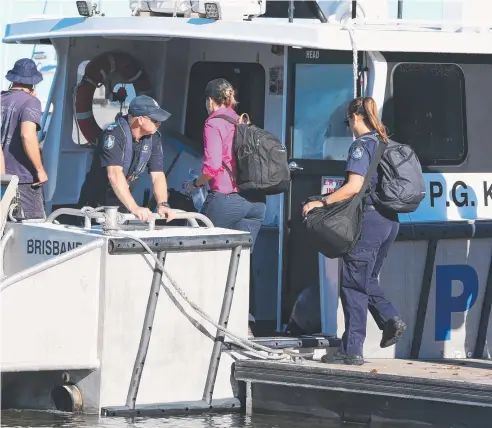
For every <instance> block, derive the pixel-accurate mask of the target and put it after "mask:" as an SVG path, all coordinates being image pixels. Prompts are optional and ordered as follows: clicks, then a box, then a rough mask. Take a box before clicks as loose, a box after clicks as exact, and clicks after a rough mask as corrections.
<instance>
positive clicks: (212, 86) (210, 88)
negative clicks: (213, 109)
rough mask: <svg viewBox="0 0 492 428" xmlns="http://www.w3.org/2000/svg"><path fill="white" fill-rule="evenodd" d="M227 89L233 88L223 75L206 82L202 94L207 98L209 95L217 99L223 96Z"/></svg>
mask: <svg viewBox="0 0 492 428" xmlns="http://www.w3.org/2000/svg"><path fill="white" fill-rule="evenodd" d="M227 89H233V88H232V85H231V83H230V82H229V81H228V80H226V79H224V78H223V77H220V78H219V79H214V80H211V81H210V82H208V83H207V86H206V87H205V94H204V95H205V97H207V98H208V97H210V98H213V99H216V100H217V99H220V98H222V97H223V96H224V91H226V90H227Z"/></svg>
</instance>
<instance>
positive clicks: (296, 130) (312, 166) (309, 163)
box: [281, 48, 353, 334]
mask: <svg viewBox="0 0 492 428" xmlns="http://www.w3.org/2000/svg"><path fill="white" fill-rule="evenodd" d="M288 73H289V78H288V86H287V121H286V125H287V129H286V142H287V148H288V152H289V161H290V163H291V172H292V175H291V176H292V185H291V186H292V187H291V191H290V193H289V194H288V195H286V200H285V202H286V204H285V207H286V209H285V210H284V212H285V222H284V225H285V229H284V232H285V233H284V236H285V239H284V256H283V278H282V320H281V321H282V324H284V325H285V324H287V323H288V322H289V318H290V315H291V313H292V310H293V307H294V304H295V302H296V300H297V298H298V297H299V295H300V294H301V292H302V291H304V290H306V289H307V288H310V287H319V283H320V276H319V264H318V253H317V252H316V251H315V250H313V248H312V246H311V245H310V243H309V242H308V240H307V239H306V237H305V233H304V229H303V226H302V214H301V206H302V205H301V203H302V201H305V200H306V199H307V198H308V197H309V196H314V195H320V194H321V192H322V187H323V184H324V188H325V191H326V188H327V187H328V188H330V187H332V188H333V187H334V186H336V185H337V184H338V185H339V184H340V183H341V182H342V181H343V179H344V175H345V161H346V158H347V152H348V149H349V147H350V145H351V143H352V141H353V137H352V134H351V132H350V130H349V129H348V128H347V127H346V125H345V123H344V119H345V117H346V108H347V105H348V102H349V101H350V100H351V99H352V98H353V65H352V53H351V52H342V51H336V52H335V51H318V50H308V49H294V48H290V49H289V52H288ZM296 165H297V167H296ZM318 295H319V294H318ZM333 299H336V300H335V301H337V300H338V293H337V294H336V296H333ZM314 304H315V303H313V312H314V311H315V310H317V309H318V308H319V306H318V308H316V307H315V306H314ZM335 318H336V316H335ZM319 331H320V330H318V331H316V332H306V334H311V333H317V332H319Z"/></svg>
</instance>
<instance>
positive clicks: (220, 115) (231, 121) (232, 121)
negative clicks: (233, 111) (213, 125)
mask: <svg viewBox="0 0 492 428" xmlns="http://www.w3.org/2000/svg"><path fill="white" fill-rule="evenodd" d="M212 119H224V120H225V121H226V122H229V123H232V124H233V125H235V126H237V125H239V124H238V122H237V121H235V120H234V119H233V118H232V117H230V116H227V115H226V114H218V115H217V116H214V117H212Z"/></svg>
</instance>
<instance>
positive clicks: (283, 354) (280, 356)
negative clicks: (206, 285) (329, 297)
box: [82, 207, 309, 360]
mask: <svg viewBox="0 0 492 428" xmlns="http://www.w3.org/2000/svg"><path fill="white" fill-rule="evenodd" d="M103 209H104V207H99V208H96V209H94V208H91V207H84V208H82V211H83V212H85V213H95V212H97V211H101V210H103ZM102 229H103V231H104V233H105V234H107V235H110V236H114V237H125V238H130V239H133V240H134V241H136V242H138V243H139V244H140V245H142V247H143V248H144V249H145V251H146V252H147V253H148V254H149V255H150V256H151V257H152V258H153V259H154V261H155V263H156V264H157V266H158V267H159V269H160V270H162V273H163V274H164V276H165V278H166V279H167V281H169V283H170V284H171V286H172V287H173V288H174V289H175V290H176V292H177V293H178V294H179V295H180V296H181V297H182V299H183V300H184V301H185V302H186V303H188V305H190V306H191V308H193V309H194V310H195V312H197V313H198V315H200V316H201V317H202V318H203V319H204V320H205V321H207V322H209V323H210V324H211V325H212V326H214V327H215V328H216V329H218V330H220V331H222V332H223V333H224V335H225V336H227V337H228V338H229V339H230V340H231V341H232V342H233V343H235V344H236V345H238V346H239V347H241V348H243V349H245V350H247V351H249V352H251V353H252V354H253V355H255V356H256V357H258V358H260V359H263V360H285V359H287V358H289V357H291V356H295V357H297V358H301V356H300V355H299V354H296V353H293V352H289V351H288V350H286V349H283V350H277V349H272V348H269V347H267V346H263V345H259V344H257V343H255V342H252V341H250V340H248V339H244V338H242V337H240V336H237V335H236V334H235V333H233V332H231V331H230V330H228V329H227V328H225V327H222V326H221V325H219V324H218V323H216V322H215V321H214V320H213V319H212V317H210V316H209V315H208V314H207V313H206V312H205V311H204V310H203V309H201V308H200V307H199V306H198V305H197V304H196V303H194V302H193V301H192V300H190V299H189V298H188V296H187V295H186V293H185V292H184V290H183V289H181V288H180V287H179V286H178V284H177V283H176V281H175V280H174V279H173V278H172V277H171V275H170V274H169V272H167V270H166V268H165V267H164V264H163V263H162V262H161V261H160V260H159V259H158V258H157V256H156V254H154V252H153V251H152V250H151V248H150V247H149V246H148V245H147V244H146V243H145V242H144V241H142V240H141V239H140V238H138V237H136V236H133V235H131V234H128V233H124V232H121V231H116V230H113V229H108V228H107V227H106V223H104V224H103V226H102ZM161 285H162V287H163V288H164V289H166V290H167V291H168V292H171V289H170V287H169V286H168V285H166V283H165V282H164V280H163V279H161ZM258 351H263V352H267V353H268V354H269V355H268V356H266V355H263V354H260V353H259V352H258ZM272 354H276V355H272ZM306 356H309V354H305V355H304V357H306Z"/></svg>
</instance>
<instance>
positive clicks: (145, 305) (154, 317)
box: [0, 207, 281, 415]
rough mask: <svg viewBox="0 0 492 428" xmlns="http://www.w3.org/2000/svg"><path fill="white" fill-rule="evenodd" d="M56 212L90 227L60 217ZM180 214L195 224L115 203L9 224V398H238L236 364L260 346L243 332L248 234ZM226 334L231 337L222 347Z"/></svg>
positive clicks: (158, 402)
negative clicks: (144, 217)
mask: <svg viewBox="0 0 492 428" xmlns="http://www.w3.org/2000/svg"><path fill="white" fill-rule="evenodd" d="M62 214H64V215H67V214H69V215H70V214H71V215H76V216H78V217H82V218H85V228H80V227H74V226H68V225H60V224H56V218H57V217H58V216H59V215H62ZM177 218H181V219H186V220H188V221H189V223H190V226H189V227H173V226H171V225H169V226H165V227H159V226H156V225H155V218H154V220H153V221H152V222H150V223H149V224H142V223H139V224H134V223H135V221H136V219H135V217H134V216H133V215H131V214H121V213H118V211H117V209H116V208H115V207H110V208H106V209H105V211H104V212H101V211H97V210H85V211H79V210H73V209H68V208H65V209H60V210H57V211H55V212H54V213H52V214H51V215H50V216H49V217H48V218H47V220H46V222H43V223H8V225H7V232H9V231H10V233H11V234H12V238H11V239H10V240H9V242H8V243H7V247H6V252H5V256H4V260H3V265H4V270H5V273H6V277H5V278H4V279H3V280H2V282H1V315H0V316H1V353H0V355H1V366H2V384H3V394H2V395H3V396H4V397H7V401H9V400H10V402H9V405H10V406H15V407H17V408H25V407H29V408H42V409H46V408H52V407H53V402H54V404H55V407H56V408H59V406H58V405H57V399H56V398H57V397H59V396H60V388H62V392H64V393H65V399H67V397H68V399H69V400H68V401H69V402H70V403H71V404H70V406H69V407H70V408H69V409H65V410H73V409H83V411H84V412H98V413H99V412H102V413H103V414H108V415H118V414H127V413H138V414H143V413H145V412H150V413H152V412H154V413H158V414H162V413H164V412H165V411H172V410H173V409H174V410H176V409H178V410H181V411H183V412H186V411H188V410H191V409H202V410H203V409H207V410H209V409H217V408H227V409H239V408H240V402H239V401H238V400H237V398H236V397H237V396H238V393H237V388H236V385H235V382H234V381H233V380H232V379H233V378H232V377H231V368H232V365H233V362H234V360H236V359H238V358H247V357H248V355H252V354H254V353H255V352H256V353H258V352H261V351H262V349H261V346H259V345H255V344H254V343H249V350H248V341H247V340H245V339H242V338H245V337H247V332H248V305H249V298H248V293H249V260H250V257H249V253H250V247H251V236H250V234H249V233H246V232H241V231H233V230H227V229H221V228H215V227H213V225H212V223H211V222H210V220H209V219H208V218H206V217H205V216H203V215H201V214H197V213H185V212H179V213H178V215H177ZM91 221H96V222H98V223H99V225H97V226H92V225H91ZM170 224H172V223H170ZM162 291H164V292H162ZM224 327H226V329H225V328H224ZM225 336H227V337H228V338H229V343H230V342H233V343H235V345H236V346H231V345H229V346H228V347H226V348H224V351H223V349H222V347H223V343H224V341H225V340H224V338H225ZM251 346H253V347H251ZM263 349H265V348H263ZM272 352H273V353H275V352H278V353H281V351H275V350H272ZM263 354H264V355H268V354H267V353H265V352H264V353H263ZM272 355H273V354H272ZM31 391H36V392H37V393H36V398H35V399H34V398H33V394H32V393H31ZM43 392H45V393H46V394H44V396H43ZM58 401H60V400H58ZM65 401H66V400H65Z"/></svg>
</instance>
